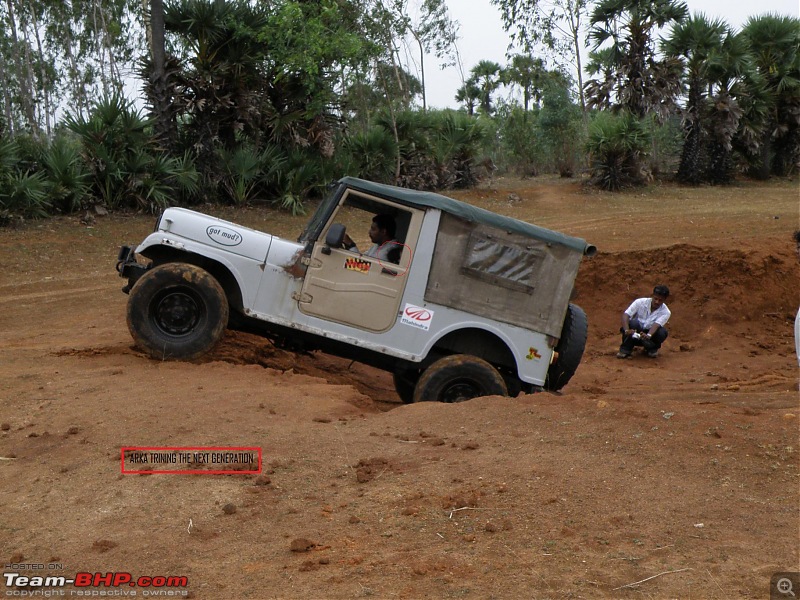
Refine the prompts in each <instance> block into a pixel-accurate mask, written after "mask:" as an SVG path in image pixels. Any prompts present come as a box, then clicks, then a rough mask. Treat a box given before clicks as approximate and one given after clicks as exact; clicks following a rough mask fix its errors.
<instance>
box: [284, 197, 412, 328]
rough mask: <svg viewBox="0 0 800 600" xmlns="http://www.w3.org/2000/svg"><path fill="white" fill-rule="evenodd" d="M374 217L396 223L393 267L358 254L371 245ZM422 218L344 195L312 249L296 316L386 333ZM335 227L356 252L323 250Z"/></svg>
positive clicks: (393, 317) (395, 207)
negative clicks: (396, 250)
mask: <svg viewBox="0 0 800 600" xmlns="http://www.w3.org/2000/svg"><path fill="white" fill-rule="evenodd" d="M376 214H389V215H391V216H392V217H394V219H395V222H396V223H397V232H396V234H395V240H396V241H397V242H398V243H401V244H402V255H401V256H400V259H399V263H398V264H393V263H390V262H388V261H386V260H383V261H381V260H379V259H378V258H372V257H369V256H365V255H364V254H363V253H364V252H367V250H368V249H369V247H370V246H371V245H372V242H371V241H370V240H369V239H368V238H367V235H366V232H367V231H368V230H369V226H370V223H371V220H372V217H374V216H375V215H376ZM423 216H424V211H423V210H419V209H416V208H412V207H409V206H404V205H401V204H397V203H394V202H390V201H387V200H384V199H382V198H377V197H375V196H371V195H367V194H364V193H362V192H356V191H354V190H348V191H347V192H345V194H344V195H343V196H342V199H341V201H340V202H339V205H338V207H337V209H336V210H335V211H334V212H333V215H332V217H331V218H330V219H329V221H328V222H327V224H326V225H325V227H324V228H323V230H322V232H321V234H320V236H319V238H318V239H317V241H316V242H315V244H314V247H313V249H312V252H311V257H310V260H309V264H308V270H307V272H306V277H305V281H304V283H303V289H302V293H301V294H300V298H299V301H298V307H299V309H300V311H301V312H303V313H304V314H306V315H309V316H314V317H319V318H322V319H326V320H329V321H334V322H336V323H341V324H344V325H350V326H352V327H357V328H359V329H364V330H367V331H372V332H382V331H387V330H388V329H390V328H391V327H392V326H393V325H394V324H395V322H396V321H397V316H398V311H399V307H400V301H401V299H402V297H403V290H404V289H405V286H406V282H407V281H408V277H407V273H408V271H409V269H410V268H411V264H412V261H413V253H414V249H415V248H416V246H417V241H418V239H419V231H420V228H421V227H422V219H423ZM334 223H340V224H344V225H346V227H347V233H348V235H350V236H351V237H352V238H353V240H354V241H355V242H356V244H357V245H358V249H359V250H360V252H355V251H349V250H345V249H343V248H333V247H329V246H327V245H326V244H325V237H326V235H327V233H328V230H329V229H330V227H331V225H333V224H334Z"/></svg>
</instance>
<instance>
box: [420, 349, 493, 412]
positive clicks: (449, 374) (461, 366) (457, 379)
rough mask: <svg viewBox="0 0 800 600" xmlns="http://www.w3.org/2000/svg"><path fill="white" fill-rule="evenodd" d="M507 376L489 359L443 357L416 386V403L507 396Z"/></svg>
mask: <svg viewBox="0 0 800 600" xmlns="http://www.w3.org/2000/svg"><path fill="white" fill-rule="evenodd" d="M507 395H508V388H507V387H506V382H505V381H504V380H503V376H502V375H500V373H498V371H497V369H495V368H494V367H493V366H492V365H490V364H489V363H488V362H486V361H485V360H483V359H482V358H478V357H477V356H471V355H469V354H453V355H451V356H445V357H444V358H440V359H439V360H437V361H436V362H435V363H433V364H432V365H431V366H430V367H428V368H427V369H425V371H424V372H423V373H422V375H421V376H420V378H419V381H418V382H417V385H416V386H415V387H414V402H426V401H435V402H462V401H464V400H469V399H470V398H477V397H478V396H507Z"/></svg>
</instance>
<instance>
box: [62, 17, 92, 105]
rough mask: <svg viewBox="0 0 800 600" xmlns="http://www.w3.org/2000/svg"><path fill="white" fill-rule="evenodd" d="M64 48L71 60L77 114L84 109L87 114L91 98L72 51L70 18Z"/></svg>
mask: <svg viewBox="0 0 800 600" xmlns="http://www.w3.org/2000/svg"><path fill="white" fill-rule="evenodd" d="M71 11H72V9H71V8H70V9H69V10H68V14H69V13H70V12H71ZM64 36H65V38H66V39H65V40H64V49H65V52H66V55H67V60H68V61H69V68H70V78H71V79H72V94H73V98H74V100H75V107H74V108H76V109H77V111H76V114H78V115H83V114H84V111H86V113H85V114H87V115H88V114H89V112H90V107H89V100H88V98H87V94H86V86H85V85H84V84H83V78H82V77H81V76H80V71H79V69H78V61H77V60H75V55H74V54H73V53H72V25H71V24H70V23H69V20H67V22H66V23H65V29H64Z"/></svg>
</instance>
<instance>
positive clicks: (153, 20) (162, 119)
mask: <svg viewBox="0 0 800 600" xmlns="http://www.w3.org/2000/svg"><path fill="white" fill-rule="evenodd" d="M145 1H147V0H145ZM148 14H149V17H150V18H149V23H148V22H145V30H146V31H147V40H148V42H149V44H150V60H151V61H152V70H151V72H150V76H149V77H150V86H149V88H150V90H149V91H150V96H151V97H150V103H151V105H152V113H151V114H152V116H153V118H154V119H155V134H156V139H157V140H158V141H159V144H160V145H161V146H162V148H164V149H165V150H166V151H167V152H171V151H172V150H173V149H174V148H173V147H174V140H175V135H174V133H175V132H174V127H173V123H172V118H171V117H172V107H171V98H170V97H169V93H168V90H167V74H166V70H165V64H166V51H165V49H164V1H163V0H150V7H149V11H148V10H145V19H146V20H147V15H148Z"/></svg>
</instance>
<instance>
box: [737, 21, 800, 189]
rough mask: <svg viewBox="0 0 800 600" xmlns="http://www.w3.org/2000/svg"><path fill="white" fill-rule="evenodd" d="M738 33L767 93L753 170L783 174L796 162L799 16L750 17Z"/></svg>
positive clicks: (799, 149)
mask: <svg viewBox="0 0 800 600" xmlns="http://www.w3.org/2000/svg"><path fill="white" fill-rule="evenodd" d="M742 34H743V35H744V36H745V38H746V39H747V40H748V41H749V43H750V49H751V53H752V55H753V58H754V61H755V65H756V68H757V69H758V72H759V74H760V75H761V77H762V78H763V80H764V84H765V86H766V88H767V90H768V91H769V96H770V102H769V105H768V107H767V108H768V114H767V121H766V128H765V131H764V134H763V137H762V140H761V142H762V145H761V166H760V169H759V170H758V171H757V173H758V174H759V175H760V176H761V177H768V176H769V174H770V173H773V174H775V175H786V174H788V173H790V172H792V171H793V170H795V169H796V168H797V165H798V162H799V161H800V19H798V18H796V17H787V16H779V15H763V16H759V17H752V18H751V19H750V20H749V21H748V22H747V24H746V25H745V26H744V28H743V29H742Z"/></svg>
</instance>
